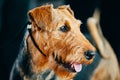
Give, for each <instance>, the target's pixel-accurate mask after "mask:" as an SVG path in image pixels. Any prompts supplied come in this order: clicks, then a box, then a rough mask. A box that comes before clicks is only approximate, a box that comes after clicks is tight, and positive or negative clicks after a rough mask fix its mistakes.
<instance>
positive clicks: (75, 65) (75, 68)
mask: <svg viewBox="0 0 120 80" xmlns="http://www.w3.org/2000/svg"><path fill="white" fill-rule="evenodd" d="M53 57H54V59H55V61H56V62H57V63H58V64H59V65H62V66H63V67H64V68H65V69H66V70H68V71H71V72H80V71H81V70H82V64H81V63H80V62H76V61H65V62H63V61H62V57H59V58H58V57H55V56H54V54H53Z"/></svg>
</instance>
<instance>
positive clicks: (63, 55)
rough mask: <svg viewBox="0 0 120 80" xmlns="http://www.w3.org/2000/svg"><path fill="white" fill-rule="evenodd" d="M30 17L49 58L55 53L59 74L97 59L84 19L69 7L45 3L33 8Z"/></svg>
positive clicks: (79, 68)
mask: <svg viewBox="0 0 120 80" xmlns="http://www.w3.org/2000/svg"><path fill="white" fill-rule="evenodd" d="M29 17H30V20H31V22H32V31H33V36H34V38H35V41H36V43H37V44H39V47H40V48H41V50H42V51H43V52H44V54H45V55H47V57H49V56H52V58H53V60H54V62H55V63H56V64H57V65H56V66H57V67H56V69H55V72H56V73H57V74H58V75H64V72H65V73H76V72H80V71H81V69H82V64H90V63H91V62H92V61H93V58H94V53H93V52H94V51H95V48H94V47H93V46H92V45H91V44H90V42H89V41H88V40H87V39H86V38H85V37H84V35H83V34H82V33H81V31H80V25H81V21H80V20H77V19H76V18H75V17H74V13H73V11H72V10H71V9H70V7H69V6H60V7H58V8H57V9H54V8H53V6H52V5H46V6H41V7H38V8H35V9H33V10H31V11H29ZM51 65H52V64H51ZM60 70H62V72H60ZM60 73H61V74H60Z"/></svg>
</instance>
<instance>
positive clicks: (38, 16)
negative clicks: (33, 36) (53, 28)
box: [28, 5, 53, 29]
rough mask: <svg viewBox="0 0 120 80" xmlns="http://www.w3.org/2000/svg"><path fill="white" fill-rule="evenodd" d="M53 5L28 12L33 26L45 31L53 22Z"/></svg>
mask: <svg viewBox="0 0 120 80" xmlns="http://www.w3.org/2000/svg"><path fill="white" fill-rule="evenodd" d="M52 11H53V5H45V6H41V7H37V8H34V9H32V10H30V11H29V12H28V15H29V18H30V21H31V22H32V24H33V25H35V26H37V27H39V28H41V29H45V27H46V26H47V25H49V24H50V23H51V22H52Z"/></svg>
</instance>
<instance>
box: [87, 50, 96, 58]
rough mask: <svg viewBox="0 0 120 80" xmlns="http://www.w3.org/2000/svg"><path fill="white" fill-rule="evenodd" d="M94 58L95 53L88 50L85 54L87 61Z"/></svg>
mask: <svg viewBox="0 0 120 80" xmlns="http://www.w3.org/2000/svg"><path fill="white" fill-rule="evenodd" d="M94 56H95V52H93V51H90V50H88V51H86V52H85V57H86V59H87V60H90V59H92V58H93V57H94Z"/></svg>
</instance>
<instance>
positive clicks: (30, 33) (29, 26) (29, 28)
mask: <svg viewBox="0 0 120 80" xmlns="http://www.w3.org/2000/svg"><path fill="white" fill-rule="evenodd" d="M27 30H28V32H29V35H30V38H31V40H32V42H33V44H34V45H35V47H36V48H37V49H38V51H39V52H40V53H41V54H42V55H43V56H45V57H46V55H45V54H44V53H43V52H42V50H41V49H40V48H39V46H38V44H37V43H36V41H35V40H34V38H33V36H32V25H31V22H28V23H27Z"/></svg>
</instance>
